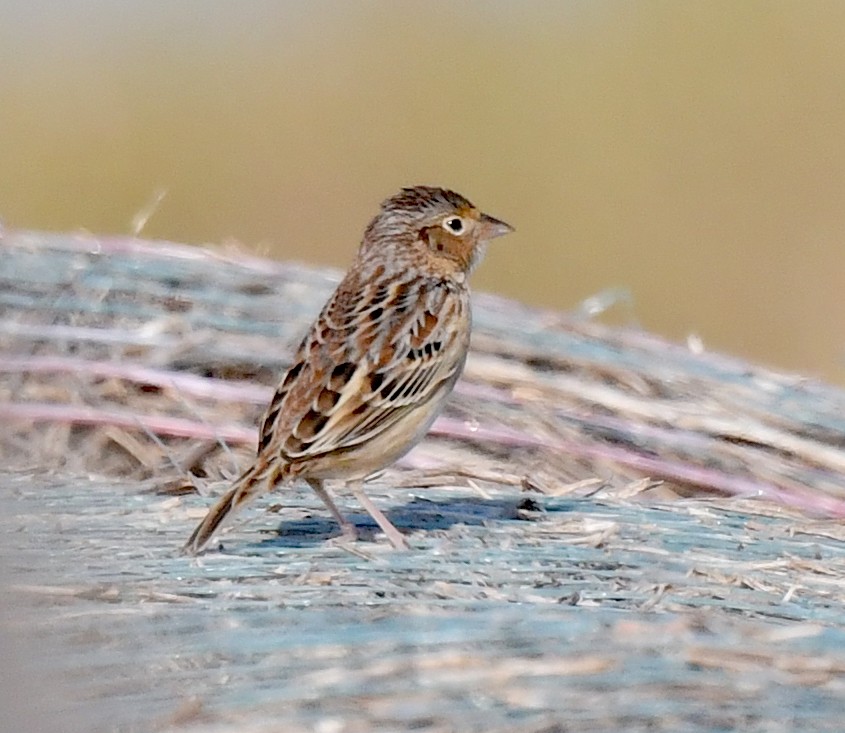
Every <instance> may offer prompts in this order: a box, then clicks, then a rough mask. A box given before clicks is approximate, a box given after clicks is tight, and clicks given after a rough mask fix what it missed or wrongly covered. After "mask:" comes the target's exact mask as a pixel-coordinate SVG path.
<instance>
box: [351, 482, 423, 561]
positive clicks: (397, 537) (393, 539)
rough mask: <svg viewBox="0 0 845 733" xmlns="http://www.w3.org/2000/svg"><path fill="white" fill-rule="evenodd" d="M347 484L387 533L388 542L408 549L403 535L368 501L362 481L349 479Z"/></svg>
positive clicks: (400, 548) (399, 547) (402, 548)
mask: <svg viewBox="0 0 845 733" xmlns="http://www.w3.org/2000/svg"><path fill="white" fill-rule="evenodd" d="M348 486H349V490H350V491H351V492H352V494H353V495H354V496H355V498H356V499H357V500H358V501H359V502H360V503H361V506H362V507H364V509H366V510H367V512H369V514H370V516H371V517H372V518H373V519H375V520H376V523H377V524H378V526H379V527H381V529H382V531H383V532H384V533H385V534H386V535H387V539H389V540H390V544H391V545H393V546H394V547H395V548H396V549H397V550H410V549H411V546H410V545H409V544H408V540H406V539H405V535H403V534H402V533H401V532H400V531H399V530H398V529H396V527H394V526H393V523H392V522H391V521H390V520H389V519H388V518H387V517H385V516H384V514H382V511H381V509H379V508H378V507H377V506H376V505H375V504H373V502H372V501H370V497H368V496H367V495H366V494H365V493H364V489H363V481H350V482H349V484H348Z"/></svg>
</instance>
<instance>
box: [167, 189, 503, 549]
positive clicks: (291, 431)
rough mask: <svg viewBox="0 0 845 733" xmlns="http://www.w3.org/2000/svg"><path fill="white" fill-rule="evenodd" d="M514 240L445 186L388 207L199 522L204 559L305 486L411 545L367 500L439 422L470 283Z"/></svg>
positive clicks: (348, 531) (459, 355)
mask: <svg viewBox="0 0 845 733" xmlns="http://www.w3.org/2000/svg"><path fill="white" fill-rule="evenodd" d="M511 231H513V229H512V228H511V227H510V226H509V225H508V224H505V223H504V222H503V221H499V220H498V219H494V218H493V217H492V216H488V215H487V214H484V213H482V212H481V211H479V210H478V209H476V208H475V207H474V206H473V205H472V204H471V203H470V202H469V201H467V200H466V199H465V198H464V197H463V196H461V195H459V194H457V193H454V192H453V191H447V190H444V189H441V188H430V187H428V186H416V187H414V188H404V189H402V190H401V191H400V192H399V193H398V194H396V195H395V196H392V197H391V198H389V199H387V200H386V201H385V202H384V203H382V205H381V211H380V212H379V213H378V215H377V216H376V217H375V218H374V219H373V220H372V221H371V222H370V224H369V226H368V227H367V230H366V231H365V232H364V238H363V240H362V242H361V247H360V249H359V250H358V255H357V257H356V258H355V260H354V262H353V263H352V266H351V267H350V268H349V272H347V273H346V277H344V278H343V281H342V282H341V283H340V285H338V287H337V290H335V292H334V294H333V295H332V297H331V298H330V299H329V301H328V303H326V305H325V306H324V307H323V310H322V312H321V313H320V315H319V316H318V317H317V320H316V321H315V322H314V324H313V325H312V326H311V328H310V330H309V331H308V333H307V335H306V336H305V338H304V339H303V340H302V343H301V344H300V345H299V349H298V350H297V352H296V356H295V357H294V360H293V366H291V368H290V369H289V370H288V373H287V374H286V375H285V378H284V379H283V380H282V382H281V384H280V385H279V387H278V389H277V390H276V394H275V395H274V397H273V400H272V402H271V403H270V406H269V407H268V408H267V412H266V414H265V415H264V419H263V421H262V425H261V432H260V438H259V441H258V455H257V456H256V459H255V461H254V463H253V464H252V466H251V467H250V468H249V469H248V470H247V471H246V472H245V473H244V474H243V475H242V476H241V477H240V478H238V479H237V480H236V481H235V482H234V483H233V485H232V487H231V488H230V489H229V490H228V491H227V492H226V494H225V495H224V496H223V497H222V498H221V499H220V500H219V501H218V502H217V503H216V504H215V505H214V506H213V507H212V508H211V510H210V511H209V512H208V514H207V515H206V516H205V518H204V519H203V520H202V522H200V524H199V525H198V526H197V528H196V529H195V530H194V533H193V534H192V535H191V537H190V539H189V540H188V542H187V543H186V545H185V547H184V550H185V552H187V553H190V554H196V553H198V552H200V551H202V550H203V549H204V548H205V547H206V546H207V545H208V543H209V542H210V541H211V539H212V537H213V536H214V533H215V532H216V531H217V530H218V529H219V528H220V526H221V525H222V524H223V523H224V522H225V521H226V520H228V519H230V518H231V516H232V515H233V514H234V512H235V511H236V510H237V509H239V508H240V507H242V506H243V505H244V504H246V502H248V501H250V500H251V499H254V498H255V497H257V496H259V495H260V494H263V493H265V492H267V491H269V490H271V489H272V488H273V487H275V486H276V485H277V484H285V483H288V482H290V481H293V480H294V479H297V478H301V479H304V480H305V481H307V482H308V484H309V485H310V486H311V488H312V489H314V491H315V492H316V494H317V496H319V497H320V499H322V500H323V502H324V503H325V505H326V506H327V507H328V509H329V511H330V512H331V514H332V516H333V517H334V518H335V520H337V522H338V524H340V527H341V529H342V530H343V535H344V536H345V537H348V538H350V539H354V538H355V536H356V531H355V526H354V525H353V524H352V523H351V522H349V521H347V520H346V519H344V517H343V516H342V515H341V513H340V511H339V510H338V508H337V506H336V505H335V503H334V501H333V500H332V498H331V496H329V493H328V491H327V490H326V488H325V486H324V482H325V481H326V480H327V479H343V480H344V481H346V482H347V485H348V487H349V488H350V490H351V491H352V493H353V494H354V495H355V497H356V498H357V499H358V501H359V502H360V503H361V504H362V505H363V507H364V508H365V509H366V510H367V511H368V512H369V513H370V515H371V516H372V517H373V519H375V521H376V522H377V523H378V525H379V526H380V527H381V528H382V530H383V531H384V533H385V534H386V535H387V537H388V539H389V540H390V542H391V543H392V544H393V545H394V547H396V548H407V547H408V543H407V541H406V540H405V538H404V536H403V535H402V534H401V533H400V532H399V531H398V530H397V529H396V527H394V526H393V524H391V522H390V520H388V519H387V517H385V516H384V514H382V512H381V511H380V510H379V509H378V507H376V506H375V504H373V503H372V502H371V501H370V499H369V498H368V497H367V496H366V495H365V494H364V492H363V491H362V484H363V481H364V479H365V478H366V477H367V476H369V475H371V474H373V473H375V472H377V471H380V470H381V469H383V468H385V467H386V466H388V465H390V464H391V463H393V462H394V461H396V460H397V459H398V458H400V457H401V456H403V455H404V454H405V453H407V452H408V451H409V450H410V449H411V448H413V447H414V445H416V443H418V442H419V440H420V439H421V438H422V437H423V435H424V434H425V433H426V431H427V430H428V428H429V426H430V425H431V423H432V422H433V421H434V418H435V417H437V415H438V414H439V413H440V411H441V409H442V408H443V404H444V402H445V400H446V398H447V397H448V396H449V393H450V392H451V391H452V387H454V385H455V382H456V381H457V379H458V377H459V376H460V374H461V371H462V370H463V367H464V362H465V361H466V356H467V349H468V347H469V336H470V324H471V317H470V302H469V287H468V285H467V276H468V275H469V273H470V272H472V270H473V268H474V267H475V266H476V265H477V264H478V262H479V261H480V260H481V258H482V256H483V254H484V250H485V246H486V244H487V242H488V241H489V240H491V239H493V238H494V237H499V236H501V235H503V234H507V233H508V232H511Z"/></svg>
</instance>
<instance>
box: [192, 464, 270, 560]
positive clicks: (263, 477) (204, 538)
mask: <svg viewBox="0 0 845 733" xmlns="http://www.w3.org/2000/svg"><path fill="white" fill-rule="evenodd" d="M277 480H278V470H275V467H274V466H273V465H272V464H271V465H261V464H256V465H253V466H252V467H251V468H250V469H249V470H247V471H246V472H245V473H244V474H243V475H241V477H240V478H238V479H237V480H236V481H235V482H234V483H233V484H232V488H230V489H229V490H228V491H227V492H226V493H225V494H224V495H223V496H221V497H220V499H218V500H217V503H215V504H214V506H213V507H211V509H209V510H208V514H206V515H205V518H204V519H203V520H202V521H201V522H200V523H199V524H198V525H197V526H196V529H194V531H193V533H192V534H191V536H190V538H189V539H188V541H187V542H186V543H185V545H184V547H183V548H182V552H183V553H184V554H186V555H197V554H199V553H200V552H202V551H203V550H204V549H205V548H206V547H207V546H208V543H209V542H211V540H212V538H213V537H214V535H215V533H216V532H217V530H218V529H220V528H221V527H222V526H223V525H224V524H225V523H227V522H228V521H230V520H231V519H232V517H234V515H235V512H236V511H238V510H239V509H240V508H241V507H242V506H243V505H244V504H246V503H247V502H249V501H251V500H252V499H254V498H256V497H257V496H260V495H261V494H263V493H264V492H265V491H267V490H269V489H270V488H271V487H272V486H273V485H274V484H275V483H276V481H277Z"/></svg>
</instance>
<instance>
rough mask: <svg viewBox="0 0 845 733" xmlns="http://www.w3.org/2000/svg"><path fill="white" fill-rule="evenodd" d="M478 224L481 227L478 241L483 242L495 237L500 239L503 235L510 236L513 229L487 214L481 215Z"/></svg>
mask: <svg viewBox="0 0 845 733" xmlns="http://www.w3.org/2000/svg"><path fill="white" fill-rule="evenodd" d="M479 224H480V225H481V227H480V228H481V237H480V239H484V240H488V239H495V238H496V237H501V236H502V235H503V234H510V233H511V232H512V231H513V227H512V226H511V225H510V224H506V223H505V222H503V221H500V220H499V219H494V218H493V217H492V216H488V215H487V214H482V215H481V218H480V219H479Z"/></svg>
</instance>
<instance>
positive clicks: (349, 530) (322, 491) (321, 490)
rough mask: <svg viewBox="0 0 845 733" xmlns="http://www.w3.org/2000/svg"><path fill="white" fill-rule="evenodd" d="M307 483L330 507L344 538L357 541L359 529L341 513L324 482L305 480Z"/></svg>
mask: <svg viewBox="0 0 845 733" xmlns="http://www.w3.org/2000/svg"><path fill="white" fill-rule="evenodd" d="M305 481H306V482H307V483H308V485H309V486H310V487H311V488H312V489H314V493H315V494H316V495H317V496H319V497H320V499H322V501H323V504H325V505H326V506H327V507H328V510H329V511H330V512H331V515H332V516H333V517H334V519H335V521H336V522H337V523H338V524H339V525H340V529H341V532H342V536H343V537H344V538H345V539H348V540H352V541H354V540H357V539H358V530H357V528H356V527H355V525H354V524H352V522H350V521H349V520H348V519H346V518H345V517H344V516H343V515H342V514H341V513H340V509H338V508H337V504H335V503H334V500H333V499H332V497H331V496H330V495H329V492H328V491H327V490H326V487H325V486H323V482H322V480H321V479H317V478H307V479H305Z"/></svg>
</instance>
